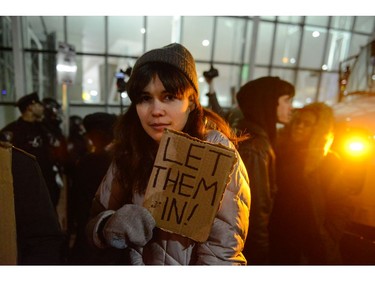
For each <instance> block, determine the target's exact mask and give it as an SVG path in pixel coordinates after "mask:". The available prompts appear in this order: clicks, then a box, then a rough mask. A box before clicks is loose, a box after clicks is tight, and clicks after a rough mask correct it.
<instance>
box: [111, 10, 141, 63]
mask: <svg viewBox="0 0 375 281" xmlns="http://www.w3.org/2000/svg"><path fill="white" fill-rule="evenodd" d="M143 28H144V17H136V16H126V17H117V16H116V17H115V16H111V17H108V53H110V54H113V55H115V54H116V55H124V56H136V57H138V56H140V55H141V54H143V52H144V49H143V48H144V47H143V33H142V31H143ZM146 32H147V31H146Z"/></svg>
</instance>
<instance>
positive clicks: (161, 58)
mask: <svg viewBox="0 0 375 281" xmlns="http://www.w3.org/2000/svg"><path fill="white" fill-rule="evenodd" d="M149 62H163V63H167V64H170V65H172V66H174V67H176V68H177V69H179V70H180V71H181V72H182V73H183V74H184V75H185V76H186V78H187V79H188V80H189V82H190V83H191V85H192V86H193V87H194V89H195V91H196V92H197V94H198V93H199V91H198V89H199V88H198V77H197V71H196V69H195V61H194V58H193V56H192V55H191V53H190V52H189V51H188V49H186V48H185V47H184V46H182V45H181V44H178V43H172V44H169V45H167V46H164V47H162V48H159V49H154V50H151V51H148V52H146V53H145V54H143V55H142V56H141V57H140V58H139V59H138V60H137V62H136V63H135V65H134V67H133V70H132V73H134V72H135V71H137V69H138V68H139V67H141V66H142V65H144V64H146V63H149Z"/></svg>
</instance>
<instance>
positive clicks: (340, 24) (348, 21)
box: [331, 16, 354, 30]
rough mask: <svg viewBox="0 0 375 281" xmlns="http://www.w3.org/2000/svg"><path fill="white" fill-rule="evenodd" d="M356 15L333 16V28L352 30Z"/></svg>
mask: <svg viewBox="0 0 375 281" xmlns="http://www.w3.org/2000/svg"><path fill="white" fill-rule="evenodd" d="M353 20H354V17H337V16H334V17H332V22H331V28H336V29H345V30H351V29H352V26H353Z"/></svg>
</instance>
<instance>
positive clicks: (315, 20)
mask: <svg viewBox="0 0 375 281" xmlns="http://www.w3.org/2000/svg"><path fill="white" fill-rule="evenodd" d="M328 19H329V18H328V17H327V16H307V17H306V18H305V24H307V25H318V26H327V25H328Z"/></svg>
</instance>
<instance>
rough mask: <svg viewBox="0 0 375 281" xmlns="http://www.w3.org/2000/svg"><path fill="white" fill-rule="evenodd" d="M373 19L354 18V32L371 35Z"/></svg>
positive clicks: (374, 18)
mask: <svg viewBox="0 0 375 281" xmlns="http://www.w3.org/2000/svg"><path fill="white" fill-rule="evenodd" d="M374 20H375V17H356V20H355V25H354V31H356V32H364V33H369V34H371V33H373V32H374Z"/></svg>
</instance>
